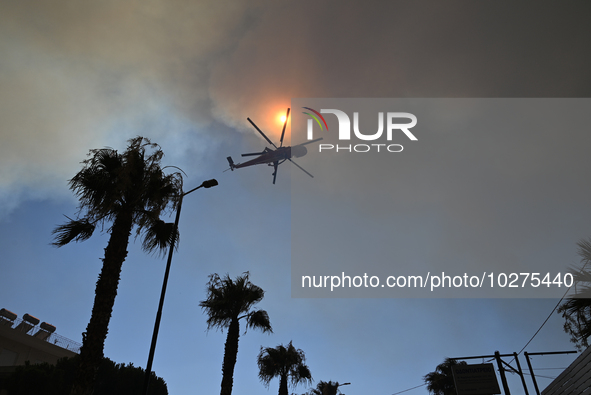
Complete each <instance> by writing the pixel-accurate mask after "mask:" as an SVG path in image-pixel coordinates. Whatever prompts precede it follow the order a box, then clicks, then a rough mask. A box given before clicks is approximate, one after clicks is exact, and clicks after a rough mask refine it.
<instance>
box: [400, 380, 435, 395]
mask: <svg viewBox="0 0 591 395" xmlns="http://www.w3.org/2000/svg"><path fill="white" fill-rule="evenodd" d="M426 385H427V383H425V384H421V385H417V386H416V387H412V388H409V389H407V390H404V391H399V392H395V393H393V394H392V395H398V394H402V393H403V392H407V391H410V390H415V389H417V388H421V387H424V386H426Z"/></svg>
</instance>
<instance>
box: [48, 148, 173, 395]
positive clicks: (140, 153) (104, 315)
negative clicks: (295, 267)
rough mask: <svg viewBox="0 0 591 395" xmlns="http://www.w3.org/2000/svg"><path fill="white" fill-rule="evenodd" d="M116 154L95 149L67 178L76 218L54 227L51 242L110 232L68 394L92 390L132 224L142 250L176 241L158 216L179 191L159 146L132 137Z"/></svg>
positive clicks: (81, 238) (164, 245)
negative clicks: (75, 203) (104, 230)
mask: <svg viewBox="0 0 591 395" xmlns="http://www.w3.org/2000/svg"><path fill="white" fill-rule="evenodd" d="M128 143H129V145H128V147H127V149H126V150H125V151H124V152H122V153H119V152H117V151H116V150H114V149H112V148H103V149H94V150H91V151H90V153H89V158H88V159H87V160H85V161H84V162H82V163H83V168H82V170H80V171H79V172H78V173H77V174H76V175H75V176H74V177H73V178H72V179H71V180H70V182H69V185H70V189H71V190H72V191H73V192H74V193H75V194H76V196H77V197H78V199H79V206H78V209H79V210H78V217H77V219H70V218H68V219H69V221H68V222H66V223H65V224H63V225H60V226H58V227H57V228H56V229H55V230H54V231H53V233H54V235H55V239H54V243H53V244H54V245H56V246H58V247H62V246H64V245H66V244H68V243H70V242H71V241H76V242H78V241H84V240H86V239H88V238H90V237H91V236H92V234H93V232H94V230H95V228H96V227H97V226H101V228H103V227H104V226H105V225H106V224H111V225H110V226H109V225H107V227H108V229H107V233H109V234H110V237H109V242H108V244H107V248H105V255H104V258H103V267H102V269H101V272H100V275H99V279H98V281H97V283H96V291H95V298H94V305H93V308H92V314H91V317H90V322H89V323H88V326H87V327H86V332H84V333H83V334H82V348H81V350H80V364H79V368H78V373H77V379H76V381H75V383H74V386H73V388H72V394H92V391H93V386H94V381H95V376H96V371H97V369H98V366H99V364H100V363H101V361H102V359H103V349H104V343H105V339H106V337H107V331H108V326H109V320H110V318H111V313H112V311H113V305H114V303H115V296H116V295H117V287H118V285H119V278H120V274H121V266H122V264H123V261H125V258H126V256H127V246H128V244H129V236H130V235H131V232H132V229H133V228H134V227H135V228H136V231H137V235H139V236H141V237H142V241H143V242H142V247H143V249H144V250H145V251H147V252H152V251H157V250H161V251H164V250H165V249H166V248H167V247H168V246H170V245H171V244H172V243H175V240H177V232H174V231H173V229H174V227H173V224H171V223H164V221H162V220H161V219H160V215H161V214H163V213H164V212H166V211H167V210H168V209H174V208H175V207H176V204H177V197H178V196H180V193H181V191H182V178H181V177H180V175H179V174H178V173H173V174H169V175H166V174H164V172H163V171H162V167H161V166H160V161H161V159H162V157H163V153H162V150H161V149H160V147H159V146H158V145H157V144H152V143H151V142H150V141H149V140H148V139H145V138H143V137H136V138H133V139H131V140H129V141H128Z"/></svg>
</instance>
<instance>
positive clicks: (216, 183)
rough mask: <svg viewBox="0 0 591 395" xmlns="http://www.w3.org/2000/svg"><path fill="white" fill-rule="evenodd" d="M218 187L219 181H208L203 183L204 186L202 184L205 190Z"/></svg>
mask: <svg viewBox="0 0 591 395" xmlns="http://www.w3.org/2000/svg"><path fill="white" fill-rule="evenodd" d="M216 185H218V180H216V179H215V178H214V179H211V180H207V181H203V184H201V186H202V187H203V188H211V187H215V186H216Z"/></svg>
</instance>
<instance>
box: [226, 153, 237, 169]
mask: <svg viewBox="0 0 591 395" xmlns="http://www.w3.org/2000/svg"><path fill="white" fill-rule="evenodd" d="M226 159H228V163H229V164H230V170H232V171H234V168H235V167H236V165H235V164H234V161H233V160H232V157H231V156H228V157H227V158H226Z"/></svg>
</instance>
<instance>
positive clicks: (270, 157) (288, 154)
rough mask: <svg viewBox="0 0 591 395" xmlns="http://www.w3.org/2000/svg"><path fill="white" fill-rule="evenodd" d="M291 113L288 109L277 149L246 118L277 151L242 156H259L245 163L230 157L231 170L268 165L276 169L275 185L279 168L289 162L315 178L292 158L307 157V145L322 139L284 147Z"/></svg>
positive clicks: (274, 174) (255, 126)
mask: <svg viewBox="0 0 591 395" xmlns="http://www.w3.org/2000/svg"><path fill="white" fill-rule="evenodd" d="M289 111H290V109H289V108H288V109H287V115H286V116H285V123H284V124H283V131H282V132H281V139H280V140H279V147H277V146H276V145H275V144H274V143H273V142H272V141H271V140H269V138H268V137H267V136H266V135H265V133H263V131H262V130H261V129H259V127H258V126H257V125H256V124H255V123H254V122H253V121H252V120H251V119H250V118H246V119H247V120H248V122H250V123H251V125H252V126H254V128H255V129H256V130H257V131H258V132H259V133H260V134H261V135H262V136H263V137H264V138H265V140H267V141H268V142H269V144H271V145H272V146H273V147H275V149H271V148H268V147H265V149H264V150H263V151H261V152H253V153H248V154H242V156H255V155H258V158H254V159H252V160H249V161H247V162H244V163H234V161H233V160H232V157H231V156H228V157H227V158H226V159H228V163H229V164H230V170H232V171H234V169H240V168H242V167H248V166H254V165H263V164H266V165H268V166H273V168H274V171H273V184H275V179H276V178H277V168H278V167H279V165H280V164H282V163H283V162H285V161H286V160H288V161H290V162H291V163H293V164H294V165H296V167H298V168H299V169H300V170H301V171H303V172H304V173H306V174H307V175H309V176H310V177H312V178H314V176H313V175H312V174H310V173H308V172H307V171H306V170H304V169H303V168H302V167H301V166H300V165H298V164H297V163H295V162H294V161H293V160H292V159H291V158H292V157H294V156H295V157H296V158H299V157H302V156H304V155H306V154H307V153H308V149H307V148H306V147H304V146H305V145H307V144H311V143H314V142H316V141H320V140H322V137H320V138H318V139H314V140H311V141H307V142H305V143H302V144H298V145H294V146H293V147H284V146H283V137H284V136H285V127H286V126H287V121H288V119H289Z"/></svg>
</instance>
